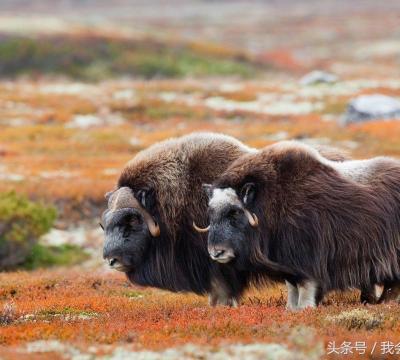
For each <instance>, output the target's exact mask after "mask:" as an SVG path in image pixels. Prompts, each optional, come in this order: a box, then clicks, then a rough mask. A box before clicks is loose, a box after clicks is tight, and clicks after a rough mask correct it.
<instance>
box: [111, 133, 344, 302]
mask: <svg viewBox="0 0 400 360" xmlns="http://www.w3.org/2000/svg"><path fill="white" fill-rule="evenodd" d="M253 151H254V150H252V149H250V148H248V147H247V146H245V145H243V144H242V143H241V142H239V141H237V140H235V139H233V138H231V137H228V136H224V135H220V134H209V133H203V134H202V133H199V134H192V135H188V136H184V137H181V138H178V139H172V140H167V141H163V142H161V143H158V144H156V145H153V146H151V147H150V148H148V149H146V150H144V151H142V152H140V153H139V154H137V155H136V156H135V158H134V159H133V160H132V161H130V162H129V163H128V164H127V165H126V167H125V168H124V169H123V171H122V173H121V176H120V178H119V181H118V188H121V187H129V188H130V189H131V190H132V191H133V193H134V194H135V196H137V197H138V196H139V197H140V195H138V194H139V193H140V191H142V190H143V189H144V190H146V191H147V192H150V193H151V194H152V195H153V198H154V202H153V203H154V204H153V206H152V205H151V204H149V203H147V204H146V206H144V207H145V208H146V210H147V211H148V212H149V213H150V214H151V216H153V218H154V219H155V221H156V222H157V223H158V224H159V226H160V230H161V234H160V236H159V237H158V238H151V237H149V238H148V240H147V243H148V246H147V245H146V251H145V252H144V253H143V254H142V255H140V258H141V262H140V263H135V264H134V265H133V266H131V268H130V269H129V271H128V272H127V274H128V277H129V278H130V280H131V281H133V282H135V283H138V284H141V285H150V286H155V287H160V288H163V289H168V290H172V291H194V292H196V293H206V292H211V293H212V297H211V303H212V304H216V303H217V302H219V303H222V304H234V303H235V302H236V300H237V299H236V300H235V299H233V298H232V297H233V296H234V295H233V294H240V293H241V292H242V290H243V288H244V287H245V286H247V284H248V279H247V277H246V278H241V279H240V281H238V279H237V274H236V273H235V272H234V271H232V270H229V269H226V268H222V269H221V268H220V267H219V266H218V264H215V263H214V262H212V261H211V260H210V258H209V256H208V252H207V239H206V236H205V235H201V234H198V233H196V232H195V231H194V230H193V228H192V221H193V220H195V221H196V223H197V224H198V225H200V226H202V225H204V224H206V222H207V211H206V210H207V198H206V196H205V194H204V192H203V190H202V183H207V182H212V181H214V180H215V179H216V178H217V177H218V176H219V175H220V174H221V173H222V172H223V171H224V170H225V169H226V168H227V167H228V166H229V165H230V164H231V163H232V162H233V161H234V160H236V159H237V158H238V157H240V156H242V155H244V154H247V153H251V152H253ZM320 151H321V153H322V154H324V152H327V154H328V155H329V156H332V157H334V159H342V158H344V157H342V156H341V155H340V154H339V153H338V152H335V151H333V150H331V149H330V148H322V149H321V150H320ZM109 233H110V234H111V233H112V234H113V235H112V236H113V238H114V240H115V237H116V231H109ZM106 234H107V232H106ZM110 238H111V236H110ZM106 243H107V235H106ZM140 248H144V245H143V246H140ZM268 266H271V267H273V264H268ZM282 269H283V270H285V269H284V268H283V267H281V270H282ZM272 270H273V269H272ZM271 275H273V274H271Z"/></svg>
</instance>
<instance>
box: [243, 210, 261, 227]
mask: <svg viewBox="0 0 400 360" xmlns="http://www.w3.org/2000/svg"><path fill="white" fill-rule="evenodd" d="M244 213H245V215H246V217H247V219H248V220H249V223H250V225H251V226H253V227H257V226H258V217H257V215H256V214H254V213H252V214H251V213H250V211H249V210H247V209H244Z"/></svg>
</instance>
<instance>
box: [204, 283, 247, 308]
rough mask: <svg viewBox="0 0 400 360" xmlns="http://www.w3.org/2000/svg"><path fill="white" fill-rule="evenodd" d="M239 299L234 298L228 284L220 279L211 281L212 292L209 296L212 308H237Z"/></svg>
mask: <svg viewBox="0 0 400 360" xmlns="http://www.w3.org/2000/svg"><path fill="white" fill-rule="evenodd" d="M239 300H240V299H239V298H238V297H235V296H232V294H231V291H230V289H229V288H228V286H227V284H226V283H225V282H224V281H221V280H220V279H217V278H214V279H212V280H211V291H210V295H209V296H208V302H209V304H210V306H212V307H214V306H217V305H222V306H232V307H237V306H238V305H239Z"/></svg>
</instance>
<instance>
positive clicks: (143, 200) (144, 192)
mask: <svg viewBox="0 0 400 360" xmlns="http://www.w3.org/2000/svg"><path fill="white" fill-rule="evenodd" d="M135 198H136V199H137V200H138V201H139V202H140V204H141V205H142V206H143V207H144V208H145V209H146V210H148V211H149V212H150V213H153V210H154V208H155V206H156V193H155V191H154V189H150V188H148V189H140V190H139V191H136V192H135Z"/></svg>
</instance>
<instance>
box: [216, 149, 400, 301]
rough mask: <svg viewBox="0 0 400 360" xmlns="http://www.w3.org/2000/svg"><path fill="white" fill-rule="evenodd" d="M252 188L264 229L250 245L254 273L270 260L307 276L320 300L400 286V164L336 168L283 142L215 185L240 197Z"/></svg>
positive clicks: (247, 159)
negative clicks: (354, 290)
mask: <svg viewBox="0 0 400 360" xmlns="http://www.w3.org/2000/svg"><path fill="white" fill-rule="evenodd" d="M355 171H357V176H355V175H354V172H355ZM349 173H352V176H354V177H355V178H357V182H356V181H354V180H351V178H350V177H351V176H348V174H349ZM247 183H253V184H254V186H255V194H256V195H255V200H254V201H253V202H252V203H250V204H248V205H246V207H247V209H248V210H249V211H251V212H254V213H255V214H256V215H257V216H258V219H259V223H260V224H259V229H256V230H254V229H252V231H249V232H248V234H246V236H247V238H246V239H245V240H244V241H243V242H244V245H245V246H247V247H249V248H250V253H249V254H250V255H249V260H250V263H252V264H253V266H255V267H257V263H258V261H259V260H258V259H260V257H264V258H269V259H271V260H273V261H276V262H277V263H279V264H284V265H286V266H288V267H289V268H291V269H293V270H296V271H297V270H298V271H302V272H303V273H305V274H306V275H307V277H308V278H309V279H311V280H314V281H316V283H317V284H318V286H319V288H320V290H321V294H323V293H325V292H327V291H330V290H334V289H340V290H345V289H348V288H359V289H370V288H371V284H384V283H386V284H389V283H396V282H398V281H399V280H400V257H399V255H400V162H399V161H396V160H394V159H390V158H376V159H373V160H371V161H369V162H348V163H347V162H345V163H343V166H342V165H341V166H335V165H333V164H332V163H329V162H328V161H325V160H324V159H323V158H321V156H319V155H318V153H317V152H316V151H315V150H313V149H311V148H309V147H306V146H304V145H301V144H298V143H294V142H283V143H278V144H276V145H273V146H270V147H267V148H265V149H263V150H262V151H260V152H257V153H253V154H246V155H244V156H242V157H241V158H240V159H238V160H237V161H235V162H234V163H233V164H232V165H231V166H230V167H229V168H228V170H227V171H226V172H225V173H224V174H222V176H221V177H220V178H219V179H218V180H217V181H216V183H215V186H216V187H217V188H222V189H223V188H233V189H234V190H235V191H236V193H237V194H240V193H241V189H242V187H243V186H244V185H245V184H247Z"/></svg>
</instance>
